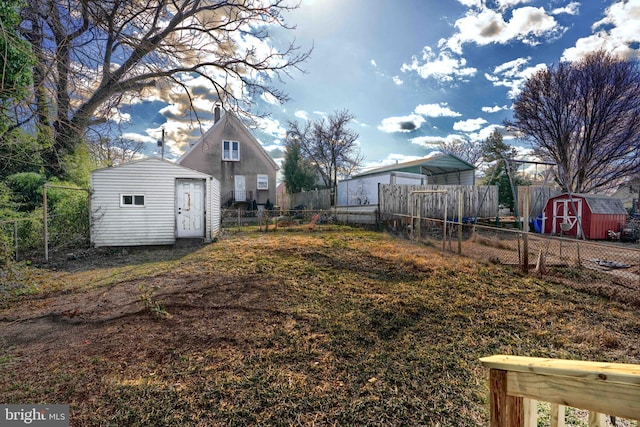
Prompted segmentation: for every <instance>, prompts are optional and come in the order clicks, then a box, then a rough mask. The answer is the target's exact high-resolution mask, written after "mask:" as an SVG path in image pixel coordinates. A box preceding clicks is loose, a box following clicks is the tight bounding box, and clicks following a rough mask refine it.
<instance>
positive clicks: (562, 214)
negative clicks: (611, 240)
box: [542, 193, 627, 239]
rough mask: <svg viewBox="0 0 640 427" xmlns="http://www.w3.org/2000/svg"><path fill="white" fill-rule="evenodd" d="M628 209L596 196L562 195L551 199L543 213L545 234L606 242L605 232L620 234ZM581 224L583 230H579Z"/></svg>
mask: <svg viewBox="0 0 640 427" xmlns="http://www.w3.org/2000/svg"><path fill="white" fill-rule="evenodd" d="M626 221H627V210H626V209H625V208H624V206H623V205H622V201H621V200H620V199H617V198H614V197H607V196H599V195H595V194H577V193H576V194H571V195H569V194H568V193H567V194H561V195H559V196H555V197H551V198H549V200H547V203H546V205H545V207H544V211H543V212H542V230H543V232H544V233H545V234H563V235H565V236H576V237H582V236H583V234H584V237H586V238H587V239H606V238H607V236H608V231H609V230H612V231H616V232H617V231H620V229H621V228H622V227H624V225H625V223H626ZM580 225H581V226H582V227H580Z"/></svg>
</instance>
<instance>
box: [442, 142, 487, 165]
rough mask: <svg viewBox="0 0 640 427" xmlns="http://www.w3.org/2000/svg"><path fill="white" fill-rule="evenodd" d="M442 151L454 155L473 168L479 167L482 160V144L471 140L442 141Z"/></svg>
mask: <svg viewBox="0 0 640 427" xmlns="http://www.w3.org/2000/svg"><path fill="white" fill-rule="evenodd" d="M440 151H441V152H443V153H445V154H451V155H454V156H456V157H458V158H460V159H462V160H464V161H465V162H467V163H469V164H471V165H473V166H477V165H478V163H480V161H481V160H482V144H481V143H477V142H475V141H472V140H470V139H459V140H454V141H445V140H443V141H440Z"/></svg>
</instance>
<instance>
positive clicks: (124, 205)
mask: <svg viewBox="0 0 640 427" xmlns="http://www.w3.org/2000/svg"><path fill="white" fill-rule="evenodd" d="M125 197H131V203H125V202H124V198H125ZM139 197H142V204H140V203H136V201H139V199H138V198H139ZM136 199H138V200H136ZM145 203H146V200H145V195H144V194H143V193H137V194H133V193H120V207H121V208H144V207H145Z"/></svg>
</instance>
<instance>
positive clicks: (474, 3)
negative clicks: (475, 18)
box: [458, 0, 483, 7]
mask: <svg viewBox="0 0 640 427" xmlns="http://www.w3.org/2000/svg"><path fill="white" fill-rule="evenodd" d="M458 1H459V2H460V3H462V4H463V5H464V6H467V7H481V6H482V4H483V0H458Z"/></svg>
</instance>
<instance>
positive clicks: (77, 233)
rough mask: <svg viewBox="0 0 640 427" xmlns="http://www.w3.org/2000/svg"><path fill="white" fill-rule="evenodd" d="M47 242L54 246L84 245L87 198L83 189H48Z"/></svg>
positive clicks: (87, 234)
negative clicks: (49, 196)
mask: <svg viewBox="0 0 640 427" xmlns="http://www.w3.org/2000/svg"><path fill="white" fill-rule="evenodd" d="M49 192H50V193H51V196H52V197H51V204H50V205H49V224H48V225H49V242H50V243H51V245H52V246H56V247H77V246H84V245H86V244H87V243H88V241H89V200H88V197H87V193H86V192H85V191H74V190H62V189H57V188H52V189H50V190H49V191H48V192H47V194H49Z"/></svg>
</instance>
